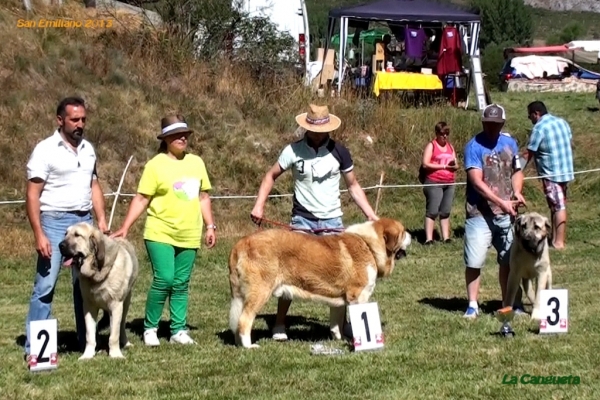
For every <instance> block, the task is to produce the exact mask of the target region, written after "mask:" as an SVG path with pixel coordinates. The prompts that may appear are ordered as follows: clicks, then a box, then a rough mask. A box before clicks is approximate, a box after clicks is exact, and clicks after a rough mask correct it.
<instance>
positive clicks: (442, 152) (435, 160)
mask: <svg viewBox="0 0 600 400" xmlns="http://www.w3.org/2000/svg"><path fill="white" fill-rule="evenodd" d="M431 143H432V144H433V151H432V153H431V163H432V164H440V165H446V164H448V163H449V162H450V160H452V159H453V158H454V149H453V148H452V145H451V144H450V143H446V148H445V149H442V148H441V147H440V145H439V144H438V143H437V142H436V141H435V140H432V141H431ZM454 175H455V174H454V171H450V170H447V169H438V170H436V171H433V172H432V173H430V174H428V175H427V179H429V180H430V181H432V182H439V183H453V182H454Z"/></svg>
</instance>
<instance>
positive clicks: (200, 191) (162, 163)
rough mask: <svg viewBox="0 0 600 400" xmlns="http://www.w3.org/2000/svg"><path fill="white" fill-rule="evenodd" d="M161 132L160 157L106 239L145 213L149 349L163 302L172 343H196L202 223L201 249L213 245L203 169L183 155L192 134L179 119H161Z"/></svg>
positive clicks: (200, 163)
mask: <svg viewBox="0 0 600 400" xmlns="http://www.w3.org/2000/svg"><path fill="white" fill-rule="evenodd" d="M161 131H162V132H161V134H160V135H158V136H157V138H158V139H160V140H161V145H160V148H159V152H158V154H157V155H156V156H154V157H153V158H152V159H151V160H150V161H148V162H147V163H146V165H145V167H144V172H143V173H142V177H141V179H140V182H139V185H138V190H137V194H136V195H135V197H134V198H133V200H132V202H131V205H130V206H129V210H128V212H127V216H126V217H125V220H124V222H123V225H122V226H121V228H120V229H119V230H117V231H116V232H115V233H114V234H113V235H111V237H126V236H127V232H128V231H129V228H130V227H131V226H132V225H133V223H134V222H135V221H136V220H137V219H138V218H139V217H140V215H142V213H143V212H144V211H146V210H147V211H148V212H147V219H146V224H145V227H144V242H145V245H146V250H147V251H148V257H149V258H150V263H151V265H152V272H153V280H152V286H151V287H150V291H149V292H148V298H147V300H146V316H145V319H144V343H145V344H146V345H148V346H158V345H159V344H160V342H159V340H158V337H157V335H156V332H157V330H158V323H159V321H160V317H161V315H162V310H163V308H164V305H165V302H166V300H167V298H169V299H170V300H169V306H170V314H171V339H170V341H171V343H181V344H193V343H195V342H194V340H193V339H192V338H190V336H189V335H188V333H187V330H186V326H187V307H188V297H189V296H188V288H189V282H190V277H191V274H192V268H193V266H194V261H195V258H196V252H197V251H198V249H199V247H200V241H201V236H202V224H203V219H204V221H206V224H207V225H206V228H207V231H206V237H205V242H206V246H207V247H208V248H212V247H213V246H214V245H215V243H216V236H215V229H216V226H215V225H214V222H213V221H214V220H213V214H212V207H211V202H210V197H209V195H208V193H207V191H208V190H210V189H211V184H210V180H209V178H208V174H207V172H206V167H205V165H204V161H202V159H201V158H200V157H198V156H196V155H193V154H189V153H187V152H186V148H187V144H188V137H189V135H190V134H191V133H192V132H193V131H192V130H191V129H189V128H188V126H187V123H186V122H185V119H184V118H183V117H182V116H181V115H172V116H168V117H165V118H163V119H162V120H161Z"/></svg>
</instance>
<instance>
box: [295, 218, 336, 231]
mask: <svg viewBox="0 0 600 400" xmlns="http://www.w3.org/2000/svg"><path fill="white" fill-rule="evenodd" d="M291 226H292V228H297V229H302V230H303V231H305V230H313V231H316V232H314V233H315V234H316V235H335V234H336V233H340V232H341V230H342V229H344V224H343V223H342V218H341V217H337V218H329V219H319V220H311V219H308V218H304V217H301V216H299V215H294V216H292V223H291ZM322 229H339V230H340V231H330V232H322V231H321V230H322ZM306 233H309V232H306Z"/></svg>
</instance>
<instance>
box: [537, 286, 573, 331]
mask: <svg viewBox="0 0 600 400" xmlns="http://www.w3.org/2000/svg"><path fill="white" fill-rule="evenodd" d="M540 307H541V309H542V317H543V319H542V320H541V321H540V333H566V332H568V330H569V291H568V290H567V289H547V290H542V291H541V292H540Z"/></svg>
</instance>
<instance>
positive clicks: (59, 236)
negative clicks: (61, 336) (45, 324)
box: [25, 211, 92, 354]
mask: <svg viewBox="0 0 600 400" xmlns="http://www.w3.org/2000/svg"><path fill="white" fill-rule="evenodd" d="M40 222H41V225H42V231H43V232H44V235H46V237H47V238H48V241H49V242H50V246H51V247H52V256H51V257H50V259H47V258H42V256H40V255H38V260H37V272H36V274H35V283H34V284H33V293H32V294H31V300H30V302H29V313H28V314H27V319H26V322H25V329H26V332H27V340H26V341H25V353H26V354H29V351H30V344H29V322H31V321H38V320H44V319H50V318H52V317H51V314H52V298H53V297H54V289H55V287H56V281H57V280H58V274H59V272H60V269H61V265H62V255H61V254H60V250H59V249H58V244H59V243H60V242H61V241H62V240H63V239H64V237H65V233H66V232H67V228H68V227H69V226H71V225H74V224H76V223H78V222H87V223H90V224H91V223H92V216H91V214H87V215H85V216H78V215H75V214H70V213H66V212H57V211H44V212H42V213H41V215H40ZM71 276H72V282H73V305H74V309H75V326H76V328H77V338H78V341H79V346H80V348H81V349H83V347H84V346H85V322H84V319H83V300H82V298H81V289H80V288H79V273H78V271H77V269H76V268H71Z"/></svg>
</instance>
